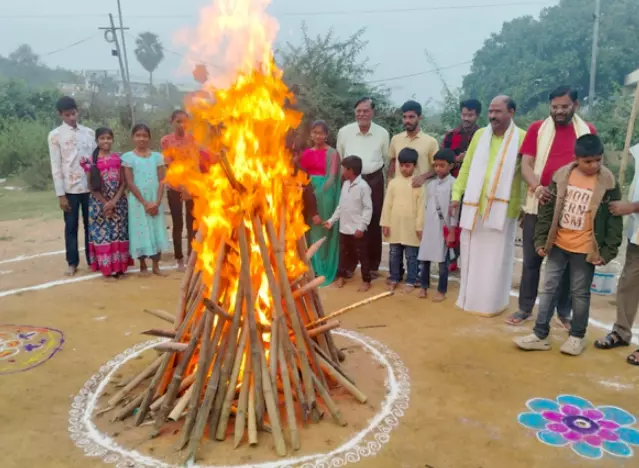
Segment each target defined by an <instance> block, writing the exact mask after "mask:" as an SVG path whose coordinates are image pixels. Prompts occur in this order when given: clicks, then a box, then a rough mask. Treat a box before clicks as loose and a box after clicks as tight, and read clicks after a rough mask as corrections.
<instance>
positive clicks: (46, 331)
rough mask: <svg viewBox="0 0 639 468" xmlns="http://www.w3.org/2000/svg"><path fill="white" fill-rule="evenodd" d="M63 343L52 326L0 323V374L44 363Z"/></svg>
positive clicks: (22, 370) (12, 372)
mask: <svg viewBox="0 0 639 468" xmlns="http://www.w3.org/2000/svg"><path fill="white" fill-rule="evenodd" d="M63 343H64V335H63V334H62V332H61V331H59V330H56V329H54V328H46V327H32V326H28V325H0V375H3V374H14V373H16V372H24V371H27V370H29V369H33V368H34V367H37V366H39V365H40V364H43V363H45V362H46V361H48V360H49V359H51V358H52V357H53V356H54V355H55V353H57V352H58V351H59V350H60V348H62V344H63Z"/></svg>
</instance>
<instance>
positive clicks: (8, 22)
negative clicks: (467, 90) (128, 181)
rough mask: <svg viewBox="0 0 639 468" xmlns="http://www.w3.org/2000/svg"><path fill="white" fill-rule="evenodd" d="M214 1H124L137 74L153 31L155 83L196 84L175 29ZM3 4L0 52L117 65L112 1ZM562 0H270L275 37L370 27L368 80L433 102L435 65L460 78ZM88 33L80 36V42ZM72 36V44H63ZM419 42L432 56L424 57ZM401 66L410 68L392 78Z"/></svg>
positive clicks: (88, 65) (398, 97)
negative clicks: (139, 48)
mask: <svg viewBox="0 0 639 468" xmlns="http://www.w3.org/2000/svg"><path fill="white" fill-rule="evenodd" d="M213 1H214V0H181V2H165V1H158V0H121V4H122V10H123V15H124V25H125V26H126V27H129V28H130V30H129V31H128V33H127V36H126V39H127V47H128V52H129V54H128V55H129V67H130V74H131V79H132V80H133V81H141V82H146V81H147V80H148V75H147V73H146V71H145V70H144V69H143V68H142V66H141V65H140V64H139V63H138V62H137V61H136V59H135V56H134V55H133V48H134V47H133V42H134V37H133V36H135V35H137V34H139V33H141V32H145V31H151V32H154V33H156V34H158V35H159V36H160V39H161V41H162V43H163V44H164V46H165V47H166V48H167V49H169V50H171V51H173V52H175V54H174V53H170V52H168V53H166V54H165V55H166V57H165V60H164V61H163V62H162V63H161V64H160V66H159V67H158V69H157V70H156V72H155V75H154V78H155V81H156V82H159V81H166V80H171V81H173V82H176V83H180V84H185V85H193V84H194V82H193V79H192V77H191V75H190V73H188V72H187V73H186V74H185V73H184V68H183V67H181V66H180V65H181V64H182V62H183V58H181V57H180V56H179V55H178V54H177V53H184V52H185V50H184V48H183V47H182V46H181V45H179V44H178V43H177V42H176V40H175V35H176V32H177V31H179V30H181V29H184V28H191V27H194V26H195V25H196V24H197V19H198V12H199V11H200V9H201V8H202V7H203V6H206V5H210V4H211V3H212V2H213ZM3 3H6V4H4V5H3V8H2V11H0V38H1V39H2V40H0V55H5V56H6V55H8V54H9V53H11V52H12V51H13V50H15V49H16V48H17V47H18V46H19V45H20V44H23V43H27V44H29V45H31V47H32V48H33V49H34V51H35V52H36V53H38V54H40V55H41V57H42V61H43V62H44V63H46V64H47V65H48V66H51V67H57V66H59V67H64V68H69V69H73V70H114V71H115V70H117V69H118V61H117V58H115V57H112V56H111V53H110V50H111V45H110V44H108V43H107V42H106V41H105V40H104V37H103V31H99V30H98V28H99V27H105V26H108V24H109V18H108V13H110V12H111V13H114V14H115V18H116V22H117V0H100V1H97V0H91V1H89V0H55V1H51V0H29V1H27V2H3ZM557 3H558V0H537V1H535V0H529V1H527V0H510V1H508V0H448V1H446V0H419V2H418V1H416V0H412V1H410V0H349V1H348V2H346V1H345V0H323V1H321V2H310V1H308V0H271V4H270V6H269V7H268V11H269V13H270V14H271V15H272V16H274V17H275V18H276V19H277V21H278V22H279V32H278V35H277V39H276V45H281V44H284V43H285V42H287V41H288V42H292V43H296V42H299V40H300V38H301V32H300V30H301V24H302V22H303V21H305V22H306V23H307V26H308V29H309V32H310V33H311V34H313V35H316V34H325V33H326V32H327V31H328V30H330V29H331V28H332V29H333V31H334V34H335V35H336V36H338V37H343V38H346V37H348V36H349V35H351V34H353V33H354V32H356V31H357V30H359V29H361V28H366V33H365V36H364V37H365V39H366V40H367V41H368V45H367V47H366V49H365V51H364V53H363V57H364V56H367V57H368V58H369V61H370V64H371V65H373V68H374V70H375V71H374V74H373V75H372V76H370V77H369V78H368V79H369V80H375V81H377V80H383V81H381V83H380V84H384V85H386V86H388V87H389V88H390V89H391V93H392V94H391V96H392V99H393V101H395V102H396V103H401V102H403V101H405V100H407V99H418V100H419V101H421V102H427V101H431V102H433V103H436V102H437V101H439V100H440V99H441V95H442V89H443V88H442V81H441V79H440V78H439V77H438V76H437V74H436V73H433V72H432V70H433V69H434V68H435V67H438V68H440V69H441V73H442V75H443V79H444V80H445V81H446V83H447V85H448V86H450V87H457V86H459V85H460V84H461V81H462V79H463V76H464V75H465V74H466V73H468V71H469V68H470V63H469V62H470V61H471V60H472V58H473V55H474V53H475V52H476V51H477V50H478V49H479V48H481V46H482V44H483V42H484V41H485V40H486V39H487V38H489V37H490V35H491V34H492V33H498V32H499V31H500V30H501V27H502V24H503V23H504V22H505V21H509V20H512V19H514V18H516V17H519V16H523V15H532V16H535V17H538V15H539V12H540V11H541V10H542V9H543V8H545V7H548V6H552V5H556V4H557ZM85 39H86V41H85ZM78 41H83V42H81V43H80V44H78V45H75V46H72V47H67V46H69V45H71V44H73V43H76V42H78ZM425 51H427V52H428V53H429V54H430V56H431V57H432V58H433V59H434V60H435V62H436V65H433V63H432V61H429V60H428V59H427V57H426V54H425ZM404 75H415V76H411V77H404V78H397V79H395V78H396V77H402V76H404Z"/></svg>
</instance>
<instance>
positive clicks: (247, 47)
mask: <svg viewBox="0 0 639 468" xmlns="http://www.w3.org/2000/svg"><path fill="white" fill-rule="evenodd" d="M268 3H269V1H267V0H218V1H216V2H215V3H214V4H213V5H212V6H210V7H206V8H204V9H203V10H202V13H201V18H200V19H201V21H200V24H199V26H198V28H197V30H196V33H195V34H194V35H188V34H187V35H183V37H185V38H187V39H188V40H189V43H190V45H191V52H192V53H193V54H194V55H197V56H199V57H211V58H212V59H213V60H219V59H220V58H223V59H224V63H220V62H219V61H216V63H217V64H218V65H217V66H216V67H215V69H214V70H209V71H210V72H211V73H212V75H211V76H210V79H209V81H208V82H207V83H206V85H205V87H204V89H203V91H204V92H203V93H200V96H203V97H204V98H203V99H194V100H191V101H189V102H188V103H187V111H188V113H189V115H190V124H189V131H190V132H191V133H192V134H193V136H194V139H195V141H196V144H197V146H198V147H199V149H200V150H202V151H204V152H205V153H208V154H210V155H214V157H216V158H217V163H214V164H212V165H211V166H210V167H209V168H208V169H207V170H206V171H205V172H202V171H201V170H200V168H199V165H198V163H197V162H198V161H197V157H198V156H199V154H198V153H199V152H198V150H197V149H195V150H193V148H191V150H190V151H187V150H184V149H173V150H171V151H168V154H167V153H165V155H166V156H167V157H169V158H171V161H172V162H171V164H170V166H169V169H168V172H167V176H166V182H167V183H168V184H169V185H171V186H182V187H184V189H185V190H186V191H188V193H189V194H190V195H192V196H193V198H194V215H195V218H196V219H197V222H198V224H199V227H200V228H201V232H202V235H203V237H202V240H201V242H196V243H195V244H194V250H195V251H196V252H198V254H199V255H198V263H197V268H198V269H199V270H201V271H202V275H203V280H204V284H207V285H210V284H211V282H212V278H213V275H214V273H215V272H214V271H213V269H214V265H215V260H216V259H215V255H216V252H217V251H218V247H219V245H220V242H222V239H227V242H228V243H229V245H230V249H229V251H228V252H227V254H226V258H225V260H224V263H223V269H222V279H223V281H222V284H223V285H225V286H224V288H223V290H222V291H221V292H220V295H219V296H218V298H211V299H212V300H216V299H218V300H220V302H221V303H223V304H226V305H227V307H228V308H227V310H228V311H229V312H232V311H233V309H234V302H235V296H236V291H237V288H238V284H239V278H240V256H239V248H238V245H237V235H236V234H235V230H236V228H237V227H238V226H240V225H241V224H242V221H244V223H245V224H246V226H247V228H249V230H250V234H249V239H248V240H249V242H250V257H251V258H250V276H251V284H252V286H253V291H254V295H255V296H256V299H255V310H256V313H257V314H258V317H259V320H260V322H262V323H264V324H268V323H270V322H271V318H272V310H273V302H272V301H273V300H281V298H273V297H272V296H271V293H270V287H269V284H268V281H267V277H266V274H265V270H264V267H263V263H262V257H261V254H260V250H259V246H258V244H257V242H256V239H255V233H254V232H253V223H252V217H253V216H254V215H255V214H259V215H260V217H261V218H262V219H270V220H272V221H273V223H274V225H275V228H276V230H277V232H278V233H279V230H280V226H281V223H282V222H284V223H285V228H286V229H285V245H284V249H285V264H286V268H287V275H288V277H289V278H291V279H292V278H296V277H298V276H299V275H301V274H302V273H303V272H304V271H305V270H306V265H305V262H304V261H302V260H301V259H300V258H299V257H298V255H297V250H296V242H297V239H299V238H300V237H301V236H302V235H303V234H304V232H305V231H306V230H307V229H308V228H307V226H306V224H305V222H304V219H303V216H302V190H301V186H302V184H304V183H305V182H306V176H305V175H303V174H302V173H298V174H295V171H294V168H293V163H292V159H291V155H290V154H289V152H288V150H287V148H286V146H285V139H286V135H287V132H288V131H289V130H290V129H291V128H295V127H297V126H298V125H299V122H300V119H301V116H300V114H299V113H298V112H295V111H293V110H291V109H289V108H287V106H286V103H287V102H293V99H294V97H293V95H292V93H291V92H290V91H289V89H288V87H287V86H286V84H285V83H284V82H283V80H282V72H281V70H279V69H278V68H277V66H276V64H275V61H274V59H273V52H272V48H271V44H272V42H273V40H274V37H275V32H276V31H277V24H276V22H275V21H274V20H273V19H272V18H270V17H268V16H267V15H266V13H265V11H264V9H265V8H266V6H267V5H268ZM220 70H222V72H220ZM214 83H215V84H214ZM235 181H236V182H235ZM282 216H284V218H285V219H282ZM265 237H266V241H267V244H268V237H267V236H265ZM269 249H270V251H271V252H272V251H273V250H274V248H273V247H272V246H270V245H269ZM263 339H264V341H266V342H268V334H265V335H264V336H263Z"/></svg>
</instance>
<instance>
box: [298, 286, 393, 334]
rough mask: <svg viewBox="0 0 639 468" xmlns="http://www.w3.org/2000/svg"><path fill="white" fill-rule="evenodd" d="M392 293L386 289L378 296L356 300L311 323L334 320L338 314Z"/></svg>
mask: <svg viewBox="0 0 639 468" xmlns="http://www.w3.org/2000/svg"><path fill="white" fill-rule="evenodd" d="M392 295H393V293H392V292H390V291H386V292H383V293H381V294H377V295H376V296H372V297H368V298H366V299H363V300H361V301H358V302H356V303H354V304H351V305H348V306H346V307H342V308H341V309H338V310H336V311H335V312H332V313H330V314H328V315H327V316H325V317H322V318H320V319H318V320H315V321H314V322H312V323H310V324H309V325H310V326H313V327H315V326H317V325H319V324H321V323H324V322H327V321H328V320H332V319H334V318H335V317H338V316H340V315H342V314H345V313H346V312H350V311H351V310H354V309H357V308H358V307H362V306H365V305H368V304H370V303H371V302H375V301H378V300H380V299H384V298H385V297H389V296H392Z"/></svg>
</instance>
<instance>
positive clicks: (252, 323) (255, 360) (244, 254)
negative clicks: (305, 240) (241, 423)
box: [238, 221, 277, 425]
mask: <svg viewBox="0 0 639 468" xmlns="http://www.w3.org/2000/svg"><path fill="white" fill-rule="evenodd" d="M238 231H239V235H238V238H239V244H240V257H241V261H242V273H243V276H244V277H245V280H244V281H245V283H246V291H245V294H246V311H245V313H246V317H247V320H248V324H249V340H250V351H251V353H252V356H251V365H252V366H253V386H254V387H255V391H254V396H253V398H254V400H255V401H254V404H255V413H256V414H255V416H256V418H257V424H260V425H261V423H262V417H263V416H264V403H263V393H262V365H261V359H260V357H259V348H258V347H257V342H258V340H261V339H262V337H260V336H258V334H257V327H256V320H255V310H254V304H255V300H254V296H253V288H252V286H251V278H250V271H251V270H250V256H249V255H250V251H249V247H248V241H247V238H246V226H245V224H244V221H242V223H241V225H240V229H238ZM267 258H268V257H267ZM274 302H277V301H274ZM249 417H250V416H249Z"/></svg>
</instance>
